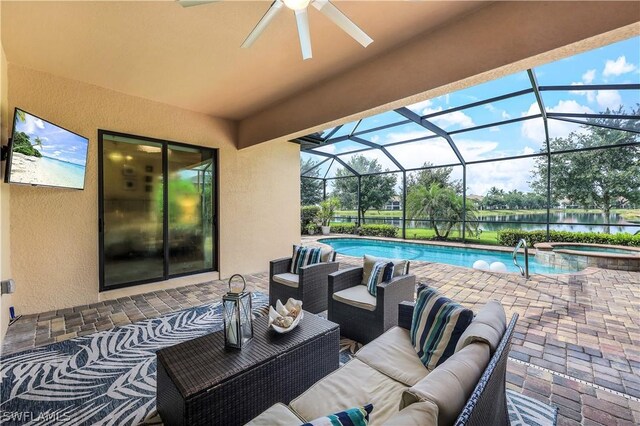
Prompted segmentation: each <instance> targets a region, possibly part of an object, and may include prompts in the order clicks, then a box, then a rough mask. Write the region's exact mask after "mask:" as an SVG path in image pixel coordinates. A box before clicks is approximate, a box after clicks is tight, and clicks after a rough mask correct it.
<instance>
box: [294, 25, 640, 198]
mask: <svg viewBox="0 0 640 426" xmlns="http://www.w3.org/2000/svg"><path fill="white" fill-rule="evenodd" d="M534 73H535V75H536V78H537V80H538V84H539V85H540V86H545V85H567V86H569V85H571V86H575V87H576V88H575V90H570V91H549V92H544V91H543V92H542V93H541V96H542V100H543V103H544V106H545V109H546V110H547V111H548V112H565V113H599V112H604V111H606V109H607V108H609V109H613V110H617V109H618V108H619V107H620V106H622V107H623V108H624V109H625V110H626V111H627V112H630V110H631V108H636V104H640V91H638V90H606V91H604V90H600V91H585V90H580V86H581V85H585V84H628V83H633V84H640V37H634V38H631V39H628V40H624V41H620V42H618V43H614V44H611V45H608V46H604V47H601V48H599V49H595V50H592V51H588V52H585V53H582V54H578V55H575V56H571V57H568V58H565V59H562V60H559V61H555V62H551V63H548V64H545V65H542V66H539V67H537V68H535V69H534ZM530 88H531V83H530V80H529V76H528V75H527V73H526V72H520V73H516V74H512V75H509V76H506V77H503V78H500V79H498V80H493V81H489V82H486V83H483V84H480V85H478V86H473V87H469V88H467V89H463V90H460V91H458V92H454V93H450V94H447V95H444V96H440V97H438V98H435V99H429V100H426V101H423V102H419V103H417V104H414V105H409V106H407V108H409V109H410V110H412V111H414V112H415V113H417V114H419V115H421V116H425V115H428V114H433V113H438V112H441V111H446V110H448V109H451V108H455V107H458V106H461V105H465V104H468V103H471V102H475V101H478V100H483V99H488V98H492V97H496V96H500V95H504V94H506V93H510V92H515V91H519V90H523V89H530ZM539 113H540V110H539V107H538V104H537V102H536V98H535V96H534V94H533V93H528V94H525V95H521V96H518V97H515V98H510V99H506V100H502V101H497V102H492V103H489V104H484V105H481V106H478V107H475V108H469V109H464V110H461V111H454V112H451V113H444V114H441V115H438V116H435V117H432V118H429V120H430V121H431V122H433V123H434V124H436V125H437V126H439V127H441V128H443V129H445V130H446V131H448V132H453V131H456V130H460V129H465V128H470V127H475V126H480V125H484V124H489V123H494V122H497V121H504V120H509V119H512V118H518V117H528V116H535V115H536V114H539ZM406 121H407V120H406V119H405V118H404V117H402V116H400V115H399V114H397V113H396V112H394V111H388V112H385V113H382V114H378V115H376V116H372V117H368V118H365V119H363V120H362V122H361V123H360V125H358V127H357V128H356V132H355V133H359V134H358V137H360V138H363V139H365V140H368V141H370V142H374V143H377V144H381V145H388V144H392V143H394V142H400V141H406V140H410V139H414V138H424V137H428V136H433V134H432V133H431V132H429V131H428V130H426V129H424V128H422V127H421V126H419V125H417V124H415V123H403V122H406ZM392 123H403V124H401V125H398V126H394V127H391V128H387V129H383V130H379V131H372V132H367V130H368V129H372V128H375V127H377V126H382V125H387V124H392ZM355 126H356V122H353V123H347V124H345V125H344V126H343V127H342V128H340V129H339V130H338V131H337V132H336V133H334V134H333V135H332V137H339V136H342V135H347V134H349V133H350V132H351V131H352V130H353V128H354V127H355ZM330 131H331V129H327V130H326V131H325V132H323V135H324V136H326V135H327V134H329V132H330ZM580 131H584V130H583V129H581V127H580V126H579V125H577V124H572V123H566V122H562V121H558V120H549V133H550V137H566V136H567V135H568V134H569V133H571V132H580ZM360 132H362V133H360ZM452 139H453V140H454V142H455V144H456V146H457V147H458V149H459V150H460V152H461V154H462V156H463V158H464V159H465V161H474V160H482V159H494V158H505V157H513V156H518V155H525V154H533V153H536V152H539V151H540V150H541V149H543V148H544V141H545V134H544V126H543V121H542V119H541V118H533V119H529V120H525V121H521V122H516V123H511V124H505V125H500V126H493V127H488V128H485V129H480V130H474V131H469V132H463V133H459V134H454V135H452ZM365 148H367V147H366V146H364V145H361V144H358V143H356V142H352V141H345V142H340V143H336V144H331V145H327V146H324V147H322V148H319V149H318V150H319V151H323V152H326V153H331V154H345V155H342V156H341V157H340V158H342V159H343V160H344V161H348V159H349V158H350V157H351V156H353V155H354V154H346V153H348V152H351V151H354V150H357V149H365ZM387 149H388V150H389V152H390V153H391V154H392V155H393V156H394V157H395V158H396V159H398V161H399V162H400V163H401V164H402V166H403V167H405V168H407V169H410V168H416V167H421V166H422V165H423V163H424V162H430V163H432V164H434V165H445V164H452V163H457V162H458V161H457V157H456V156H455V154H454V152H453V151H452V150H451V148H450V147H449V144H448V143H447V142H446V140H444V139H442V138H439V137H436V138H432V139H427V140H423V141H418V142H412V143H409V144H404V145H396V146H389V147H387ZM363 154H364V155H366V156H367V157H369V158H377V159H378V160H379V162H380V163H382V165H383V167H384V168H388V169H389V170H398V168H397V167H396V166H395V165H394V164H393V163H392V162H391V161H390V160H389V159H388V157H386V156H385V155H384V154H383V153H382V152H380V151H379V150H370V151H366V152H365V153H363ZM305 158H310V156H309V155H308V154H304V153H303V159H305ZM313 158H314V159H318V160H323V159H324V158H320V157H315V156H314V157H313ZM328 163H329V162H327V164H325V165H323V167H322V171H323V172H324V171H327V168H328ZM338 168H339V165H337V164H334V165H333V166H332V167H331V169H330V170H328V173H327V177H333V176H335V170H337V169H338ZM533 168H534V160H533V159H520V160H507V161H499V162H493V163H485V164H479V165H471V166H468V168H467V186H468V190H467V193H468V194H480V195H483V194H485V193H486V192H487V190H488V189H489V188H491V187H492V186H496V187H498V188H501V189H504V190H512V189H518V190H520V191H523V192H528V191H530V190H531V189H530V181H531V180H532V179H531V170H532V169H533ZM452 175H453V177H454V178H459V179H461V177H462V168H461V167H458V168H455V169H454V172H453V174H452Z"/></svg>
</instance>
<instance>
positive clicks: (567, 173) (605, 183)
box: [532, 106, 640, 233]
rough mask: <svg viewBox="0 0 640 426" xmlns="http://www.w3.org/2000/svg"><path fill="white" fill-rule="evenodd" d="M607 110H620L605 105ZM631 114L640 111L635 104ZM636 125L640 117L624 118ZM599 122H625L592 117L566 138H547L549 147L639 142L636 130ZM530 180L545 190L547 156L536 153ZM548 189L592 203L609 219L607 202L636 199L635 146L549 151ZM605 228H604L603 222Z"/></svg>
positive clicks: (638, 161) (639, 151)
mask: <svg viewBox="0 0 640 426" xmlns="http://www.w3.org/2000/svg"><path fill="white" fill-rule="evenodd" d="M605 113H606V114H623V113H624V112H623V110H622V108H620V109H619V110H618V111H613V112H612V111H609V110H608V109H607V111H606V112H605ZM632 114H633V115H638V114H640V106H639V107H638V109H637V110H636V111H632ZM629 121H630V122H631V123H632V124H631V126H633V128H634V129H635V130H636V131H640V122H638V121H634V120H629ZM590 124H600V125H604V126H609V127H624V125H625V123H624V120H621V119H606V118H597V119H589V120H587V124H586V125H584V126H582V127H581V129H582V131H580V132H572V133H570V134H569V135H568V136H567V137H566V138H553V139H551V140H550V141H549V143H550V147H551V151H552V152H553V151H560V150H575V149H583V148H594V147H599V146H604V145H618V144H627V143H634V142H635V143H637V142H640V135H638V134H634V133H631V132H625V131H621V130H614V129H611V128H602V127H595V126H592V125H590ZM533 178H534V181H533V182H532V186H533V187H534V189H536V190H537V191H538V193H539V194H540V195H543V194H546V191H547V158H546V157H541V158H537V159H536V169H535V170H534V175H533ZM551 195H552V197H553V200H554V202H557V201H558V200H560V199H567V200H569V201H570V202H571V203H572V204H577V205H580V206H582V207H584V208H587V207H590V206H595V207H597V208H598V209H600V210H602V213H603V215H604V219H605V223H606V224H609V220H610V211H611V208H613V207H615V206H616V205H618V204H619V202H620V199H625V200H627V201H628V202H631V203H638V202H640V147H638V146H621V147H618V148H610V149H597V150H589V151H580V152H572V153H566V154H557V155H552V156H551ZM605 232H607V233H608V232H609V229H608V227H606V228H605Z"/></svg>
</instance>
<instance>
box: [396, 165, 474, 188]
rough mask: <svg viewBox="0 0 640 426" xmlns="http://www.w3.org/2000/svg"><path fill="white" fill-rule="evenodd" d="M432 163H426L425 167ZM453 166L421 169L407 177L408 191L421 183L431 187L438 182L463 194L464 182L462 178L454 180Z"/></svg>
mask: <svg viewBox="0 0 640 426" xmlns="http://www.w3.org/2000/svg"><path fill="white" fill-rule="evenodd" d="M432 166H433V164H431V163H424V164H423V167H432ZM452 171H453V167H438V168H435V169H424V170H420V171H419V172H417V173H416V174H415V175H413V176H409V179H407V193H408V192H409V191H411V188H412V187H414V186H415V185H420V186H423V187H425V188H429V187H430V186H431V184H433V183H436V184H438V185H440V186H442V187H443V188H452V189H453V190H454V191H456V192H457V193H459V194H462V182H461V181H460V180H452V179H451V172H452Z"/></svg>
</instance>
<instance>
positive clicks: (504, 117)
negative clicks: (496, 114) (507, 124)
mask: <svg viewBox="0 0 640 426" xmlns="http://www.w3.org/2000/svg"><path fill="white" fill-rule="evenodd" d="M500 116H501V117H502V118H503V119H504V120H508V119H510V118H511V114H509V113H508V112H507V111H502V113H501V114H500Z"/></svg>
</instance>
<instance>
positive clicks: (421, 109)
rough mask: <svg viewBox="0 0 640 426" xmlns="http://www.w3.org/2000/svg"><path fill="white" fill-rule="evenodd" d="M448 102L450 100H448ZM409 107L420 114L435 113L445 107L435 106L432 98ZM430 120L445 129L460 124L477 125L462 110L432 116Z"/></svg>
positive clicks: (465, 126) (464, 125)
mask: <svg viewBox="0 0 640 426" xmlns="http://www.w3.org/2000/svg"><path fill="white" fill-rule="evenodd" d="M447 102H448V100H447ZM409 109H411V110H412V111H416V112H417V113H418V114H420V115H427V114H433V113H434V112H441V111H442V110H443V108H442V107H441V106H439V107H437V108H433V102H431V101H430V100H426V101H422V102H418V103H416V104H413V105H410V106H409ZM429 121H431V122H433V123H434V124H435V125H436V126H440V127H442V128H443V129H447V128H449V127H452V126H460V127H461V128H467V127H473V126H475V124H474V122H473V119H472V118H471V117H469V116H468V115H467V114H465V113H464V112H462V111H454V112H450V113H447V114H443V115H439V116H437V117H432V118H430V119H429Z"/></svg>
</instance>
